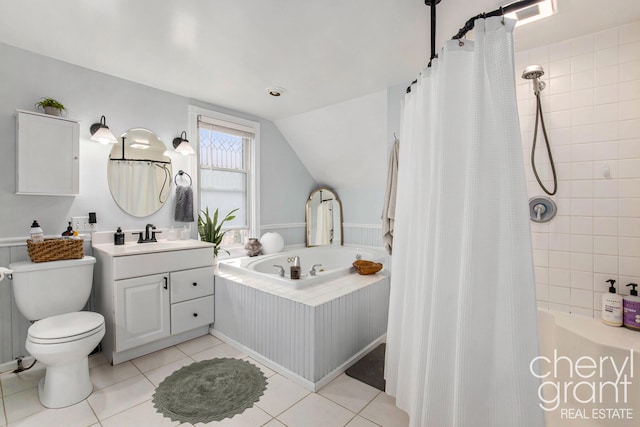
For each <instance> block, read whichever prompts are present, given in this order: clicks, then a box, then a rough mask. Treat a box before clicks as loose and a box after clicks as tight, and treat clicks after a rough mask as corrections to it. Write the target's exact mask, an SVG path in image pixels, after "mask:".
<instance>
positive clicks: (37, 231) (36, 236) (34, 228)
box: [29, 219, 44, 242]
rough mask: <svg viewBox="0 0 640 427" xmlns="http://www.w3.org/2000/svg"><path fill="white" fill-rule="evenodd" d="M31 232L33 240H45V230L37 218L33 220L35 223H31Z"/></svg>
mask: <svg viewBox="0 0 640 427" xmlns="http://www.w3.org/2000/svg"><path fill="white" fill-rule="evenodd" d="M29 234H30V235H31V241H32V242H42V241H44V232H43V231H42V228H40V224H38V221H37V220H35V219H34V220H33V224H31V229H30V230H29Z"/></svg>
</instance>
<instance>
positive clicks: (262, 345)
mask: <svg viewBox="0 0 640 427" xmlns="http://www.w3.org/2000/svg"><path fill="white" fill-rule="evenodd" d="M215 283H216V321H215V324H214V329H215V330H216V331H219V332H220V333H222V334H224V335H225V336H227V337H229V338H231V339H233V340H234V341H236V342H238V343H240V344H242V345H243V346H245V347H248V348H250V349H251V350H253V351H255V352H257V353H259V354H260V355H262V356H264V357H265V358H267V359H269V360H271V361H273V362H274V363H276V364H278V365H280V366H282V367H284V368H286V369H287V370H289V371H291V372H293V373H295V374H297V375H299V376H301V377H304V378H305V379H306V380H308V381H311V382H312V383H317V382H318V381H320V380H321V379H322V378H324V377H325V376H327V375H328V374H330V373H331V372H332V371H334V370H335V369H336V368H338V367H339V366H341V365H342V364H343V363H345V362H347V361H348V360H349V359H350V358H351V357H352V356H353V355H355V354H356V353H358V352H359V351H360V350H362V349H363V348H365V347H366V346H367V345H369V344H370V343H371V342H373V341H374V340H376V339H378V338H379V337H381V336H382V335H384V334H385V333H386V329H387V315H388V309H389V283H390V279H389V277H382V278H381V279H380V280H379V281H377V282H376V283H373V284H371V285H369V286H365V287H363V288H361V289H358V290H356V291H354V292H351V293H349V294H347V295H344V296H342V297H340V298H337V299H335V300H332V301H329V302H327V303H324V304H321V305H319V306H309V305H306V304H302V303H299V302H295V301H291V300H289V299H286V298H283V297H281V296H276V295H273V294H270V293H267V292H263V291H261V290H259V289H256V288H255V287H252V286H246V285H243V284H241V283H237V282H234V281H232V280H229V279H227V278H224V277H220V276H216V279H215Z"/></svg>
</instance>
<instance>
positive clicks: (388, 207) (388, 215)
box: [382, 139, 400, 254]
mask: <svg viewBox="0 0 640 427" xmlns="http://www.w3.org/2000/svg"><path fill="white" fill-rule="evenodd" d="M399 152H400V143H399V142H398V140H397V139H396V140H395V141H394V143H393V147H392V148H391V155H390V156H389V170H388V172H387V186H386V190H385V195H384V206H383V207H382V239H383V240H384V246H385V248H387V251H388V252H389V254H391V249H392V246H393V227H394V222H395V219H396V192H397V190H398V189H397V183H398V153H399Z"/></svg>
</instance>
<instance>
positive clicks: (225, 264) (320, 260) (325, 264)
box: [218, 246, 385, 289]
mask: <svg viewBox="0 0 640 427" xmlns="http://www.w3.org/2000/svg"><path fill="white" fill-rule="evenodd" d="M295 256H298V257H300V279H298V280H292V279H291V278H290V276H291V274H290V267H291V265H292V262H293V257H295ZM384 257H385V254H384V250H383V249H376V248H360V247H351V246H337V247H328V246H315V247H311V248H300V249H295V250H289V251H287V252H280V253H277V254H272V255H259V256H256V257H243V258H234V259H229V260H222V261H220V262H219V263H218V268H220V269H221V270H227V271H239V272H242V273H245V274H249V275H251V276H254V277H257V278H262V279H267V280H269V281H271V282H274V283H277V284H280V285H284V286H287V287H289V288H292V289H302V288H306V287H309V286H312V285H314V284H318V283H323V282H326V281H329V280H332V279H335V278H338V277H340V276H346V275H348V274H352V273H354V268H353V266H352V265H351V264H352V263H353V261H355V260H356V259H360V258H361V259H365V260H370V261H375V262H384ZM314 264H321V267H316V275H315V276H311V275H310V274H309V270H310V269H311V267H312V266H313V265H314ZM274 265H281V266H282V267H283V268H284V271H285V276H284V277H281V276H280V275H279V274H278V268H276V267H274Z"/></svg>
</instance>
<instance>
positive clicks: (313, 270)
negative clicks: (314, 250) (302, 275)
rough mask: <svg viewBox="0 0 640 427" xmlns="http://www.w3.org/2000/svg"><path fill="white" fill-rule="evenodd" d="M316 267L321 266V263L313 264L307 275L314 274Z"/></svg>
mask: <svg viewBox="0 0 640 427" xmlns="http://www.w3.org/2000/svg"><path fill="white" fill-rule="evenodd" d="M316 267H322V264H313V267H311V270H309V275H311V276H315V275H316Z"/></svg>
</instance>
